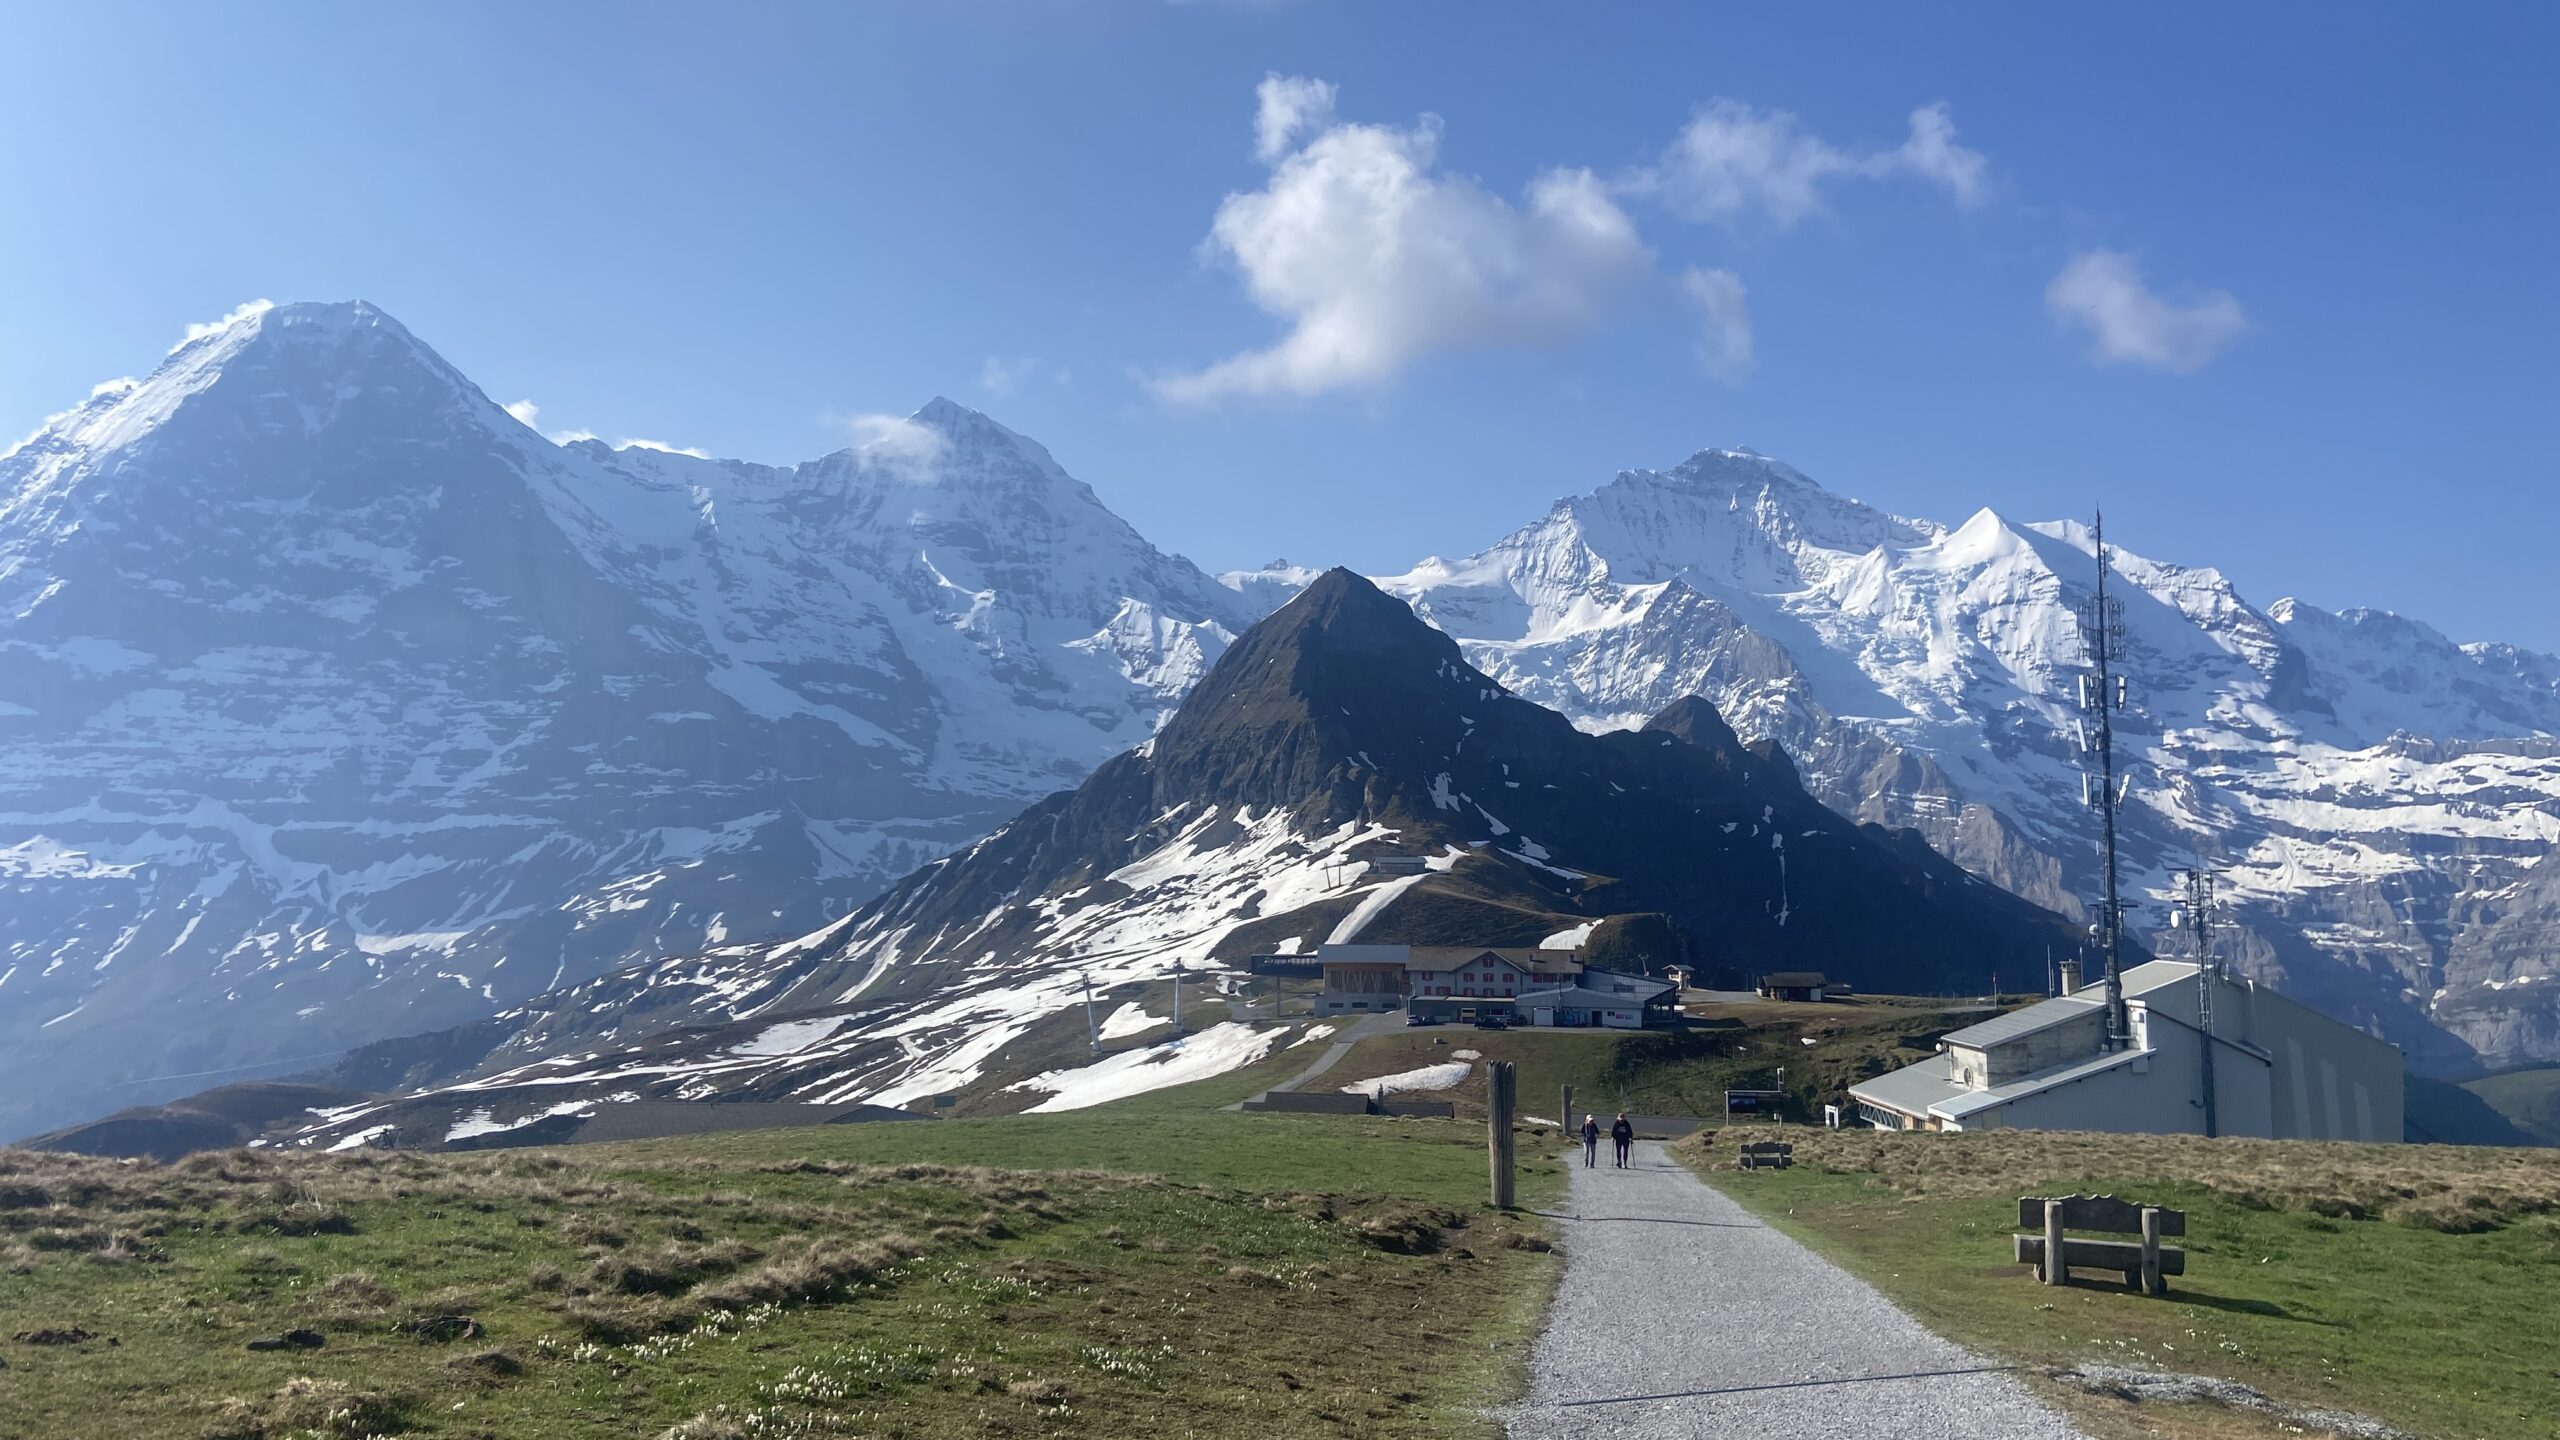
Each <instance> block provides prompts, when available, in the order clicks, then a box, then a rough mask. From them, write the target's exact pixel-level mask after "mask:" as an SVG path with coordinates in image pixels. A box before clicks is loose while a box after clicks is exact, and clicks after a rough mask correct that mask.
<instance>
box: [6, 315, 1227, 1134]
mask: <svg viewBox="0 0 2560 1440" xmlns="http://www.w3.org/2000/svg"><path fill="white" fill-rule="evenodd" d="M1247 608H1248V607H1246V606H1245V605H1244V604H1243V603H1242V602H1241V600H1240V599H1239V597H1237V596H1236V595H1235V593H1234V592H1232V591H1231V590H1228V589H1226V588H1224V587H1222V586H1220V585H1218V584H1217V583H1216V582H1214V581H1213V580H1211V579H1210V578H1209V577H1207V576H1206V575H1204V574H1202V573H1201V572H1200V571H1199V570H1198V569H1196V568H1195V567H1193V566H1192V565H1191V564H1190V563H1189V562H1187V561H1184V560H1182V559H1181V558H1179V557H1176V556H1168V555H1166V554H1163V553H1162V552H1160V551H1158V550H1156V549H1155V548H1154V547H1153V546H1152V545H1150V544H1148V543H1147V541H1146V540H1144V539H1143V538H1141V537H1140V536H1139V535H1138V534H1137V533H1136V532H1135V531H1133V530H1132V529H1130V527H1129V526H1128V525H1127V524H1125V523H1124V522H1122V521H1121V520H1120V519H1119V518H1118V517H1116V516H1114V515H1113V514H1112V513H1111V512H1110V511H1109V510H1107V509H1105V508H1104V507H1103V505H1102V504H1101V502H1100V501H1099V500H1098V499H1096V497H1095V496H1094V494H1093V492H1092V491H1091V490H1090V489H1088V488H1087V487H1086V486H1084V485H1083V484H1081V483H1080V482H1078V481H1076V480H1074V479H1073V478H1071V477H1070V476H1068V475H1067V474H1066V473H1065V472H1064V471H1063V470H1061V469H1060V468H1059V467H1058V465H1057V463H1056V462H1055V461H1054V460H1052V459H1051V458H1050V456H1049V455H1048V453H1047V452H1046V451H1045V450H1043V449H1041V447H1039V446H1038V445H1036V444H1034V443H1032V442H1031V441H1029V440H1026V439H1024V438H1023V437H1021V436H1019V435H1016V434H1014V433H1013V432H1012V431H1009V430H1007V429H1005V428H1004V427H1003V426H1001V425H998V424H996V423H995V422H994V421H992V420H989V419H988V418H986V417H985V416H983V415H979V414H977V413H975V412H972V411H969V410H966V409H963V408H962V407H959V406H956V405H953V404H951V403H950V402H948V401H942V400H936V401H935V402H933V403H932V404H930V405H928V406H926V407H925V408H924V409H922V410H920V411H918V412H917V413H916V414H915V415H914V416H913V417H912V419H911V421H909V422H908V423H907V424H906V425H904V426H902V427H899V429H898V430H897V432H896V433H895V434H894V435H893V436H892V437H891V438H890V439H888V440H884V441H882V442H879V443H875V444H873V445H870V446H865V447H860V448H855V449H849V450H845V451H841V452H839V453H837V454H833V455H829V456H826V457H824V458H822V459H819V460H815V461H811V462H809V463H807V464H803V465H799V466H793V467H786V468H777V467H770V466H761V465H751V464H744V463H739V462H733V461H714V460H704V459H697V458H693V457H691V456H688V455H681V454H673V453H668V452H664V451H659V450H653V449H647V448H638V447H630V448H624V449H620V450H616V449H612V448H609V447H607V446H605V445H603V444H601V443H599V442H592V441H590V442H584V443H579V444H573V445H568V446H560V445H555V444H553V443H552V442H550V441H548V440H546V439H544V438H543V437H542V436H540V435H538V434H536V433H535V432H533V431H532V430H530V429H528V428H527V427H525V426H524V425H522V424H520V423H518V422H517V421H516V420H515V419H514V418H513V417H511V416H510V415H509V414H507V412H506V411H505V410H503V409H501V408H500V407H499V406H497V405H495V404H493V403H491V401H490V400H489V399H488V397H486V396H485V395H483V394H482V393H481V392H480V391H479V390H478V389H477V388H476V387H474V386H473V385H472V384H471V382H470V381H469V380H467V379H465V378H464V377H463V376H462V375H461V374H459V373H457V372H456V371H455V370H454V369H453V368H452V367H451V366H450V365H448V364H446V363H445V362H444V361H443V360H442V359H440V358H439V357H438V356H437V355H435V353H434V352H433V351H431V350H430V349H428V348H427V347H426V346H425V345H423V344H421V343H420V342H419V341H418V340H416V339H415V338H414V337H412V336H411V335H410V334H409V333H408V332H407V331H405V330H404V329H402V328H401V327H400V325H399V324H397V323H396V322H395V321H393V320H392V319H391V318H390V317H389V316H387V315H384V314H383V313H381V312H380V311H379V310H377V309H375V308H373V307H371V306H369V305H364V304H360V303H359V304H340V305H288V306H281V307H275V308H270V309H265V310H263V311H252V312H248V313H243V314H241V315H239V316H237V317H235V318H234V319H232V320H231V321H230V322H228V323H226V324H223V325H219V326H213V327H199V331H198V332H195V333H192V335H191V338H190V339H189V340H188V341H187V342H186V343H184V344H182V345H180V346H179V347H178V348H177V349H175V350H173V351H171V352H170V354H169V355H168V356H167V358H166V359H165V360H164V361H163V362H162V363H161V364H160V366H159V368H158V369H156V370H155V371H153V372H152V374H151V375H150V376H149V377H148V378H146V379H144V380H142V381H139V382H134V381H120V382H116V383H114V384H111V385H106V386H101V387H99V389H98V391H97V393H96V394H95V395H93V396H92V397H91V398H90V399H89V400H88V401H87V403H85V404H83V405H81V406H79V407H78V408H76V409H74V410H71V411H69V412H66V413H65V414H62V415H59V416H56V417H54V418H53V420H52V421H51V422H49V423H48V424H47V425H46V426H45V427H44V428H43V429H42V430H41V431H39V432H38V433H37V434H36V435H34V436H33V437H31V438H29V439H28V440H26V441H25V442H22V443H21V444H20V445H18V446H17V447H15V448H14V449H12V450H10V451H9V452H8V453H7V454H6V455H5V456H0V1136H8V1135H14V1134H19V1133H24V1132H25V1131H27V1130H29V1129H33V1128H38V1127H40V1126H42V1125H44V1124H46V1123H50V1122H57V1121H60V1120H64V1119H69V1118H75V1117H77V1116H79V1115H83V1114H93V1113H98V1112H101V1111H104V1110H107V1109H112V1108H114V1107H116V1106H117V1105H121V1104H128V1103H135V1102H143V1101H150V1100H156V1099H160V1098H163V1097H165V1096H167V1095H170V1094H175V1093H179V1092H183V1091H187V1090H193V1089H200V1088H202V1087H203V1086H204V1085H206V1084H208V1083H211V1080H212V1078H214V1077H219V1076H224V1075H233V1074H238V1073H242V1072H244V1071H253V1070H255V1069H256V1068H257V1067H271V1066H288V1065H291V1064H295V1063H310V1062H316V1061H320V1060H323V1059H325V1058H326V1057H329V1056H331V1055H333V1054H334V1053H336V1052H338V1051H341V1050H344V1049H346V1048H347V1047H349V1046H352V1045H357V1044H361V1043H363V1042H366V1041H371V1040H376V1039H379V1038H382V1037H385V1036H392V1035H401V1034H410V1033H416V1032H420V1031H425V1030H432V1029H435V1028H437V1027H441V1026H447V1025H452V1024H456V1023H460V1022H464V1021H469V1020H472V1019H475V1018H478V1017H482V1016H486V1015H488V1014H490V1013H492V1012H494V1011H496V1010H499V1009H501V1008H503V1007H505V1006H508V1005H510V1004H512V1003H514V1002H518V1001H521V1000H523V999H525V998H526V997H529V996H532V995H535V994H537V993H542V992H546V991H550V990H554V989H557V988H559V987H561V986H563V985H573V984H575V983H577V982H579V981H581V980H584V979H586V978H588V977H591V976H594V975H597V974H600V973H602V972H604V971H606V970H608V969H611V968H615V967H618V966H621V965H623V964H625V963H627V962H629V961H631V960H633V959H635V958H642V959H645V958H647V957H650V956H658V955H682V954H692V953H696V952H700V951H704V950H707V949H713V948H716V947H719V946H720V945H722V944H723V943H739V942H743V941H747V940H752V939H755V938H757V937H761V936H769V935H790V934H797V933H802V932H805V931H808V930H811V929H814V928H816V927H818V926H820V925H822V924H824V923H825V922H827V921H829V920H832V919H834V918H835V917H837V916H839V915H841V914H843V913H845V912H846V911H848V910H850V909H851V908H853V907H854V906H856V905H858V904H859V903H861V902H862V901H864V900H866V899H868V898H870V897H871V896H872V895H875V894H877V893H879V892H880V891H881V890H882V889H883V888H885V887H886V886H887V885H888V884H889V883H890V882H891V881H893V880H895V879H897V878H898V877H899V876H901V875H904V874H906V873H907V872H909V871H911V870H913V869H914V868H915V867H916V866H918V865H919V864H922V863H924V862H925V861H927V860H930V859H932V858H933V857H934V856H936V855H938V854H941V853H943V852H945V851H947V850H949V849H950V848H952V847H954V846H957V845H962V844H966V843H968V842H969V841H971V840H974V839H976V838H977V837H979V836H981V835H983V834H985V833H986V832H987V831H988V830H989V829H991V828H993V827H994V826H995V825H997V824H998V823H1000V822H1001V821H1003V820H1004V819H1005V818H1006V817H1008V816H1010V815H1011V814H1013V813H1014V812H1015V811H1017V810H1019V809H1020V808H1021V807H1022V806H1023V805H1025V804H1027V803H1029V802H1030V801H1032V800H1034V799H1036V798H1038V797H1039V796H1041V795H1044V794H1047V793H1049V792H1051V791H1054V790H1057V789H1059V788H1061V787H1064V786H1068V785H1072V784H1074V783H1075V782H1076V781H1078V780H1079V779H1081V778H1083V776H1084V775H1085V774H1086V773H1088V772H1089V771H1090V770H1091V769H1092V768H1093V766H1094V765H1096V764H1098V763H1099V762H1101V761H1102V760H1103V759H1104V758H1106V757H1108V756H1110V755H1113V754H1116V753H1118V752H1120V751H1123V750H1125V749H1127V748H1129V747H1130V746H1132V745H1135V744H1138V743H1140V742H1141V741H1144V740H1145V739H1146V738H1147V737H1148V736H1149V735H1151V734H1152V733H1153V732H1154V730H1155V728H1156V726H1157V725H1158V723H1159V722H1160V720H1161V718H1162V716H1163V715H1164V714H1165V712H1166V711H1167V710H1168V709H1169V708H1170V706H1171V705H1172V703H1173V702H1174V701H1175V700H1176V699H1178V698H1179V697H1180V696H1181V695H1182V694H1183V693H1184V692H1185V691H1186V690H1187V689H1189V688H1190V686H1191V685H1192V684H1193V682H1194V681H1196V680H1197V679H1198V677H1199V676H1200V675H1202V674H1203V673H1205V672H1206V670H1207V668H1208V666H1209V665H1210V663H1211V662H1213V661H1214V660H1215V659H1216V657H1217V656H1218V654H1219V653H1220V652H1221V651H1222V650H1223V649H1224V647H1225V646H1226V644H1227V643H1228V641H1229V639H1230V638H1231V636H1232V635H1233V634H1234V633H1235V632H1236V631H1238V630H1240V629H1242V628H1243V623H1244V612H1245V611H1246V610H1247Z"/></svg>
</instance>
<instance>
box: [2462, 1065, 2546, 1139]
mask: <svg viewBox="0 0 2560 1440" xmlns="http://www.w3.org/2000/svg"><path fill="white" fill-rule="evenodd" d="M2462 1088H2463V1089H2465V1090H2468V1091H2470V1092H2471V1093H2472V1094H2474V1095H2477V1096H2479V1097H2480V1098H2481V1099H2483V1100H2485V1101H2487V1102H2488V1103H2489V1105H2490V1106H2491V1107H2492V1108H2494V1109H2495V1110H2496V1111H2497V1112H2498V1113H2499V1114H2500V1115H2503V1116H2505V1117H2506V1118H2507V1120H2508V1122H2509V1123H2511V1124H2513V1125H2514V1126H2515V1127H2516V1128H2517V1129H2519V1130H2522V1131H2524V1132H2525V1133H2526V1134H2529V1135H2531V1136H2533V1137H2534V1138H2535V1139H2537V1140H2540V1141H2541V1142H2542V1143H2543V1144H2545V1145H2560V1065H2545V1066H2541V1067H2538V1068H2536V1069H2532V1070H2510V1071H2508V1072H2507V1073H2506V1074H2504V1075H2491V1076H2487V1077H2485V1078H2483V1079H2479V1080H2473V1081H2469V1082H2467V1083H2465V1084H2464V1085H2463V1087H2462Z"/></svg>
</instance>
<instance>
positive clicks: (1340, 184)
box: [1155, 77, 1652, 402]
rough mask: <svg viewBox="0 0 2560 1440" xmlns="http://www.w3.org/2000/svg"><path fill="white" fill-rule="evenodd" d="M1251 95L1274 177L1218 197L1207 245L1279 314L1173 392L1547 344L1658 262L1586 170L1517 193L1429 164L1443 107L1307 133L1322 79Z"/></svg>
mask: <svg viewBox="0 0 2560 1440" xmlns="http://www.w3.org/2000/svg"><path fill="white" fill-rule="evenodd" d="M1259 95H1260V102H1261V103H1260V107H1259V110H1258V112H1257V115H1256V120H1255V138H1256V144H1257V149H1258V150H1259V151H1260V152H1262V153H1263V154H1264V158H1265V160H1266V163H1269V164H1270V165H1271V166H1272V171H1271V178H1270V180H1269V182H1268V183H1267V184H1266V185H1265V186H1264V187H1263V188H1262V189H1260V190H1255V191H1252V192H1250V193H1245V194H1235V195H1229V196H1228V197H1227V198H1226V201H1225V202H1224V203H1223V204H1221V205H1220V206H1219V207H1218V213H1217V217H1216V219H1215V220H1214V221H1213V222H1212V224H1211V227H1210V236H1209V241H1208V245H1207V248H1208V250H1209V252H1210V253H1212V254H1216V255H1223V256H1224V257H1226V258H1227V259H1228V260H1229V261H1230V262H1232V263H1233V264H1234V265H1235V267H1236V269H1237V271H1238V272H1239V273H1240V274H1241V275H1242V276H1243V279H1244V282H1245V288H1246V290H1247V292H1248V293H1249V294H1250V295H1251V296H1252V297H1253V300H1254V303H1255V304H1257V305H1259V306H1261V307H1262V308H1263V309H1264V310H1266V311H1268V312H1269V313H1271V314H1272V315H1275V316H1278V317H1280V318H1281V319H1283V320H1285V321H1286V322H1288V325H1289V331H1288V333H1287V334H1286V335H1284V336H1283V337H1281V339H1280V340H1279V341H1278V342H1277V343H1276V344H1273V345H1271V346H1270V347H1268V348H1266V349H1262V350H1254V351H1248V352H1246V353H1244V354H1241V355H1235V356H1231V357H1229V358H1227V359H1225V360H1221V361H1219V362H1217V363H1216V364H1214V365H1211V366H1209V367H1208V368H1206V369H1204V370H1200V371H1196V372H1193V373H1190V374H1185V375H1175V376H1170V377H1166V378H1163V379H1159V380H1157V381H1156V382H1155V389H1156V391H1157V393H1158V394H1160V395H1162V396H1164V397H1166V398H1168V399H1171V400H1177V401H1194V402H1196V401H1207V400H1215V399H1219V398H1222V397H1225V396H1229V395H1315V394H1321V393H1324V392H1326V391H1330V390H1337V389H1341V388H1344V387H1346V386H1353V385H1363V384H1374V383H1376V382H1379V381H1382V380H1385V379H1388V378H1389V377H1391V376H1393V375H1395V374H1396V373H1397V372H1399V371H1401V370H1402V369H1404V368H1405V367H1406V366H1408V365H1410V364H1412V363H1413V362H1414V361H1416V360H1418V359H1420V358H1421V357H1423V356H1425V355H1428V354H1431V353H1433V352H1435V351H1440V350H1452V349H1462V348H1469V347H1485V346H1502V345H1532V344H1546V343H1554V342H1556V341H1560V340H1564V339H1567V338H1570V337H1571V336H1573V335H1576V334H1578V333H1580V332H1582V331H1584V330H1586V329H1588V328H1589V327H1590V326H1591V325H1592V324H1593V323H1595V322H1596V321H1597V320H1598V319H1599V318H1600V317H1601V316H1603V315H1604V314H1605V313H1606V312H1607V311H1608V309H1609V308H1610V306H1611V304H1612V303H1613V302H1614V301H1615V299H1616V298H1617V295H1618V292H1619V291H1620V290H1621V288H1622V287H1623V286H1624V285H1625V284H1626V283H1627V282H1628V281H1630V280H1632V279H1634V278H1636V277H1639V276H1641V275H1643V274H1644V273H1646V272H1647V271H1648V270H1649V269H1650V268H1651V265H1652V257H1651V255H1650V254H1649V253H1648V252H1647V251H1646V249H1645V247H1644V244H1643V242H1642V241H1641V240H1640V239H1638V238H1637V235H1636V230H1635V224H1634V222H1633V221H1631V220H1629V219H1628V218H1627V215H1626V212H1624V211H1623V210H1621V209H1619V208H1618V206H1617V203H1616V202H1615V201H1613V200H1612V199H1611V198H1610V197H1609V194H1608V191H1607V189H1606V187H1604V186H1603V185H1602V184H1601V183H1600V181H1599V180H1598V179H1597V178H1596V177H1594V176H1593V175H1592V174H1591V173H1590V172H1589V171H1587V170H1549V171H1546V172H1544V173H1542V174H1540V175H1539V176H1538V177H1537V178H1536V179H1535V180H1533V181H1531V182H1530V184H1529V187H1528V193H1527V195H1526V196H1525V197H1524V203H1523V204H1522V205H1520V206H1519V207H1516V208H1515V207H1514V206H1512V205H1511V204H1509V203H1508V202H1506V201H1504V200H1503V199H1501V198H1500V197H1498V196H1496V195H1493V194H1491V193H1489V192H1487V191H1486V190H1485V189H1483V188H1482V187H1481V186H1479V185H1477V184H1476V183H1475V182H1474V181H1473V180H1470V179H1468V178H1467V177H1465V176H1461V175H1451V174H1447V173H1444V172H1442V171H1440V170H1439V168H1438V161H1439V143H1440V122H1439V120H1438V118H1437V117H1434V116H1427V115H1426V116H1424V117H1423V118H1422V120H1421V121H1420V122H1419V123H1418V124H1416V125H1414V126H1413V127H1412V128H1410V129H1398V128H1394V127H1391V126H1383V125H1360V124H1341V123H1335V124H1325V125H1323V126H1322V128H1320V129H1318V130H1316V132H1315V133H1313V134H1312V135H1304V134H1303V132H1305V131H1306V130H1307V129H1308V127H1309V126H1310V125H1311V124H1317V123H1319V122H1320V121H1322V120H1324V119H1326V118H1328V117H1329V115H1330V109H1331V98H1332V87H1331V86H1327V85H1322V84H1321V83H1320V82H1316V81H1309V80H1291V79H1285V78H1281V77H1273V78H1271V79H1268V80H1265V81H1264V82H1263V83H1262V86H1261V89H1260V92H1259ZM1319 98H1320V99H1321V102H1322V103H1321V104H1320V105H1319V104H1318V103H1317V100H1318V99H1319ZM1302 136H1303V138H1302ZM1293 144H1294V145H1295V147H1296V148H1294V149H1292V148H1289V147H1290V146H1291V145H1293Z"/></svg>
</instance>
